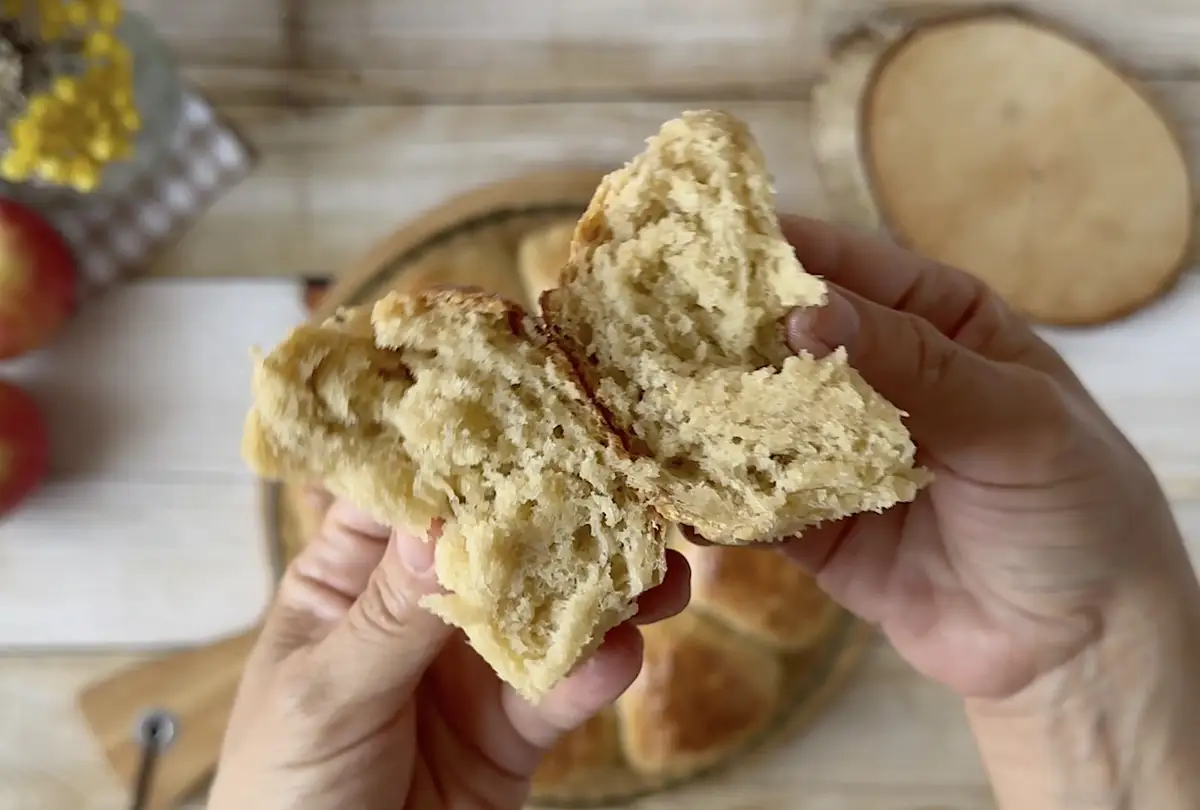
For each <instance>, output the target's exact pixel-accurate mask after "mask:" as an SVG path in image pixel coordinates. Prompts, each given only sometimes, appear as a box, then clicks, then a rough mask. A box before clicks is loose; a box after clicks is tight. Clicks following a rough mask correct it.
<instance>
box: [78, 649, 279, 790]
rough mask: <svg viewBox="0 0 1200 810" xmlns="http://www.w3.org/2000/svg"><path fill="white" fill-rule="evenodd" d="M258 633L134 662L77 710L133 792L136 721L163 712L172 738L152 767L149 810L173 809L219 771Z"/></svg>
mask: <svg viewBox="0 0 1200 810" xmlns="http://www.w3.org/2000/svg"><path fill="white" fill-rule="evenodd" d="M257 638H258V628H254V629H253V630H249V631H247V632H245V633H242V634H241V635H238V636H234V637H232V638H228V639H224V640H222V641H218V642H216V643H214V644H210V645H208V646H205V647H196V648H193V649H188V650H181V651H179V652H175V653H171V654H168V655H165V656H162V657H160V658H156V659H153V660H150V661H146V662H143V663H140V664H135V665H133V666H130V667H128V668H126V669H123V670H120V671H119V672H116V673H114V674H113V675H111V676H109V677H108V678H106V679H105V680H102V681H97V682H95V683H93V684H91V685H89V686H88V687H87V688H86V689H84V690H83V692H81V693H80V695H79V709H80V711H81V712H82V713H83V717H84V720H85V721H86V722H87V724H88V727H89V728H90V729H91V731H92V733H93V734H94V735H95V737H96V739H97V740H98V741H99V742H100V745H101V747H102V748H103V751H104V755H105V758H106V759H107V760H108V762H109V764H110V765H111V766H112V769H113V771H114V772H115V773H116V774H117V776H118V777H119V778H120V779H121V781H122V782H123V783H124V784H126V785H129V786H130V789H132V787H133V785H134V781H135V779H136V778H137V774H138V768H139V766H140V765H141V760H142V747H141V745H140V744H139V742H138V740H137V739H136V737H135V729H136V726H137V723H138V720H139V719H140V718H141V717H142V716H144V715H145V714H146V712H147V711H149V710H151V709H161V710H164V711H166V712H167V713H169V714H170V715H171V717H172V718H173V719H174V721H175V736H174V738H173V740H172V742H171V744H170V746H169V747H168V748H167V749H166V750H165V751H163V752H162V754H161V755H160V756H159V757H158V760H157V762H156V764H155V768H154V776H153V780H152V782H151V786H150V793H149V801H148V802H147V804H146V810H169V808H172V807H175V806H176V805H178V804H179V803H180V802H182V801H183V800H184V799H186V798H187V797H188V796H189V795H190V794H192V793H194V792H195V791H196V790H198V789H199V788H200V786H201V785H203V784H204V782H205V780H207V779H208V778H209V777H210V776H211V775H212V772H213V770H214V769H215V768H216V764H217V756H218V754H219V753H220V749H221V740H222V738H223V737H224V735H225V727H226V725H227V723H228V721H229V714H230V711H231V710H232V709H233V699H234V696H235V695H236V693H237V687H238V682H239V681H240V680H241V677H242V670H243V669H244V668H245V663H246V658H247V657H248V655H249V654H250V648H251V647H252V646H253V645H254V642H255V640H256V639H257Z"/></svg>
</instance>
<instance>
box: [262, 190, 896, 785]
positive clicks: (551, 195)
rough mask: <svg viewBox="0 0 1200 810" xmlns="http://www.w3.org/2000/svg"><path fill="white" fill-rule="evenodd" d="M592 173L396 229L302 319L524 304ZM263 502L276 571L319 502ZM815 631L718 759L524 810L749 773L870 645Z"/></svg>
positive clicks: (832, 631) (296, 491)
mask: <svg viewBox="0 0 1200 810" xmlns="http://www.w3.org/2000/svg"><path fill="white" fill-rule="evenodd" d="M602 174H603V173H602V172H601V171H599V170H578V171H566V172H555V173H549V174H539V175H533V176H526V177H522V178H518V179H516V180H512V181H506V182H503V183H499V184H496V185H492V186H487V187H485V188H482V189H479V190H477V191H474V192H471V193H469V194H466V195H464V196H462V197H459V198H456V199H454V200H451V201H450V202H448V203H446V204H445V205H443V206H441V207H439V208H437V209H435V210H433V211H430V212H429V213H428V214H426V215H425V216H423V217H421V218H420V219H418V220H417V221H415V222H412V223H410V224H408V225H405V226H404V227H402V228H400V229H399V230H397V231H396V232H395V233H394V234H393V235H392V236H390V237H389V238H388V239H386V240H385V241H384V242H383V243H381V244H380V245H379V246H377V247H376V248H375V249H374V250H372V251H371V252H370V253H369V254H368V255H367V256H366V257H365V258H364V259H363V260H362V261H360V262H358V263H357V264H356V265H355V266H353V267H352V268H350V270H349V271H348V272H347V273H346V274H344V275H343V276H341V277H340V278H339V279H338V280H337V281H336V282H334V284H332V285H331V286H330V287H329V288H328V290H327V291H326V292H323V293H322V294H321V295H320V297H319V299H317V301H316V304H315V306H314V307H313V310H312V318H313V319H323V318H325V317H328V316H329V315H331V314H332V313H333V312H334V311H336V310H337V308H338V307H341V306H353V305H363V304H368V303H370V302H372V301H374V300H376V299H378V298H379V297H381V296H383V295H384V294H386V293H387V292H390V291H392V290H401V291H404V290H415V289H419V288H421V287H426V286H431V285H443V284H454V285H472V286H478V287H482V288H484V289H487V290H489V291H492V292H496V293H498V294H501V295H504V296H506V297H508V298H511V299H513V300H516V301H519V302H522V303H524V304H526V305H528V304H529V303H530V301H531V300H532V299H535V298H536V297H537V292H538V291H539V290H540V289H542V288H545V287H546V286H550V284H551V283H552V280H551V279H549V278H548V277H547V274H546V272H545V269H544V268H545V267H554V266H557V267H561V264H562V262H561V260H558V261H557V263H556V260H555V258H554V257H555V256H556V255H559V256H561V257H563V258H565V251H566V246H567V239H568V238H569V234H570V230H571V225H570V223H573V222H574V221H575V220H576V219H577V218H578V217H579V216H580V215H581V214H582V213H583V210H584V208H585V207H586V205H587V203H588V200H589V199H590V197H591V194H592V192H593V191H594V190H595V188H596V186H597V184H598V182H599V180H600V178H601V177H602ZM531 257H532V258H536V259H537V260H538V261H540V262H541V264H542V267H543V269H542V270H541V271H538V270H536V269H535V270H534V271H533V272H530V268H529V267H528V266H527V262H528V260H529V259H530V258H531ZM531 286H532V287H534V288H535V289H534V290H531V289H530V287H531ZM263 504H264V510H263V514H264V523H265V529H266V535H267V540H268V544H269V547H270V550H271V553H272V555H273V557H274V560H275V563H276V568H277V572H278V573H282V570H283V568H284V567H285V566H286V565H287V563H288V562H289V561H290V560H291V559H292V558H293V557H294V556H295V555H296V554H297V553H299V551H300V550H301V549H302V548H303V547H304V544H305V543H306V541H307V539H308V538H309V537H311V536H313V534H314V533H315V532H316V531H317V530H318V528H319V524H320V521H321V518H322V509H323V507H324V504H323V502H322V501H321V499H320V498H314V497H313V496H312V495H310V494H309V493H307V492H306V491H305V489H304V488H303V487H302V486H300V485H298V484H283V485H281V484H275V483H264V485H263ZM764 553H769V552H764ZM691 609H692V608H689V610H691ZM822 627H823V630H822V631H821V633H820V635H819V637H818V638H817V640H816V641H815V642H814V643H813V644H812V645H810V646H809V647H807V648H806V649H804V650H802V651H799V652H795V653H791V654H787V655H783V654H781V655H780V661H781V664H782V670H783V673H784V684H783V687H782V691H783V695H782V697H781V699H780V700H779V701H778V703H777V705H778V710H777V711H776V712H775V715H774V716H773V717H772V719H771V720H770V722H768V723H766V724H764V725H763V726H762V727H761V728H759V730H758V731H756V732H754V733H753V734H749V735H747V736H746V737H745V738H744V739H742V740H741V741H740V742H738V743H737V744H736V745H732V746H730V747H729V748H728V749H727V750H724V751H723V752H722V754H721V756H720V757H719V758H715V759H712V758H710V759H708V760H706V761H704V762H703V763H702V764H700V763H698V764H697V765H696V766H695V767H693V768H689V769H688V770H686V771H676V772H673V773H672V774H671V775H670V776H646V775H639V774H637V773H636V772H635V771H634V770H633V769H631V768H630V767H629V766H628V765H627V764H626V763H625V761H624V759H623V754H622V753H621V751H620V750H619V749H618V750H617V751H616V752H615V756H614V757H613V759H612V763H611V767H608V768H606V769H604V770H603V771H602V772H599V771H596V770H595V769H592V770H591V771H590V772H589V773H588V774H587V775H586V778H579V779H567V780H565V781H563V780H558V781H556V782H555V783H553V784H549V783H537V782H536V781H535V790H534V797H533V800H532V801H533V803H534V804H537V805H541V806H559V807H604V806H614V805H621V804H627V803H629V802H631V801H633V800H635V799H638V798H640V797H643V796H646V795H648V794H653V793H658V792H661V791H664V790H667V789H669V788H673V787H678V786H681V785H683V784H685V783H689V782H692V781H694V780H696V779H699V778H701V777H706V776H709V775H711V774H714V772H715V771H718V770H720V769H721V768H724V767H726V766H729V765H731V764H737V765H738V766H739V767H742V766H748V765H749V764H750V763H749V760H748V757H749V755H751V754H753V753H759V752H765V751H767V750H768V749H770V748H771V747H773V745H774V744H777V743H781V742H782V741H784V740H785V739H787V738H788V737H789V736H790V735H792V734H794V733H795V732H796V731H797V730H798V729H799V727H800V726H802V725H803V724H804V722H806V721H807V720H809V719H811V718H812V717H813V716H814V715H815V714H817V713H818V712H819V711H820V709H821V707H822V706H823V705H825V704H826V703H827V702H828V701H829V700H830V699H831V698H832V697H833V696H834V695H836V694H837V693H838V692H839V691H840V689H841V687H842V686H843V685H844V683H845V682H846V680H847V678H848V677H849V675H850V674H851V673H852V672H853V670H854V668H855V666H856V665H857V663H858V662H859V661H860V659H861V658H862V656H863V654H864V653H865V652H866V650H867V649H868V648H869V646H870V642H871V641H872V639H873V637H874V634H873V631H872V630H871V629H870V628H869V627H868V626H866V625H864V624H863V623H861V622H859V621H857V620H855V619H854V618H852V617H851V616H849V615H848V614H846V613H844V612H842V611H840V610H834V611H831V613H830V618H829V619H828V620H827V621H825V622H823V624H822ZM614 744H615V742H614Z"/></svg>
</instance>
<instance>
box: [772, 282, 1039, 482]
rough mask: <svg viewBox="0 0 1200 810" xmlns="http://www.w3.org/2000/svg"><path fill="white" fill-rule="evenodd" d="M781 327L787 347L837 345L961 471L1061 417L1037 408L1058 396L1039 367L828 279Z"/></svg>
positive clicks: (926, 442)
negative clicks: (989, 352) (980, 348)
mask: <svg viewBox="0 0 1200 810" xmlns="http://www.w3.org/2000/svg"><path fill="white" fill-rule="evenodd" d="M787 335H788V342H789V344H790V345H791V346H792V348H793V349H795V350H797V351H801V350H807V351H811V352H813V353H814V354H818V355H819V354H823V353H827V352H829V351H831V350H832V349H834V348H835V347H838V346H844V347H845V350H846V354H847V357H848V359H849V362H850V365H851V366H853V367H854V368H855V369H857V370H858V372H859V373H860V374H861V375H862V377H863V378H864V379H865V380H866V382H867V383H868V384H870V385H871V386H872V387H873V388H874V389H875V390H876V391H878V392H879V393H880V394H881V395H882V396H883V397H884V398H885V399H887V400H888V401H889V402H891V403H892V404H894V405H895V406H896V407H898V408H899V409H900V410H902V411H905V412H906V413H907V414H908V426H909V428H910V430H911V432H912V434H913V437H914V438H915V439H916V440H917V442H918V444H920V445H922V447H923V449H925V450H926V451H927V452H929V453H931V454H933V455H935V456H936V457H937V458H938V459H939V461H940V462H942V463H944V464H946V465H947V466H949V467H952V468H954V469H955V470H956V471H958V472H960V473H962V474H965V475H968V476H970V475H971V472H970V467H972V466H975V467H976V468H978V466H979V465H986V464H987V461H988V455H989V453H993V452H994V450H995V448H996V447H997V446H1008V445H1009V444H1011V443H1012V442H1014V441H1021V442H1023V443H1028V442H1029V441H1031V437H1032V438H1038V439H1040V438H1046V437H1045V436H1044V432H1045V431H1044V426H1045V425H1048V424H1052V423H1053V424H1058V423H1060V422H1061V420H1059V419H1057V418H1056V415H1055V413H1054V411H1053V410H1047V409H1048V408H1053V407H1055V406H1057V405H1058V404H1059V401H1058V399H1057V397H1056V395H1055V392H1054V390H1053V389H1052V386H1051V385H1050V384H1049V379H1048V378H1046V377H1045V376H1044V375H1041V374H1040V373H1038V372H1035V371H1032V370H1030V369H1026V368H1023V367H1021V366H1015V365H1011V364H1005V363H997V362H994V361H992V360H989V359H987V358H985V357H983V356H981V355H979V354H977V353H975V352H973V351H971V350H969V349H967V348H965V347H963V346H961V345H959V344H957V343H955V342H954V341H953V340H951V339H950V338H948V337H946V336H945V335H943V334H942V333H941V332H939V331H938V330H936V329H935V328H933V326H932V325H931V324H930V323H929V322H928V321H926V320H924V319H923V318H918V317H917V316H915V315H912V314H910V313H906V312H898V311H896V310H892V309H888V308H886V307H883V306H881V305H879V304H876V303H873V302H871V301H868V300H866V299H865V298H862V297H861V296H858V295H855V294H854V293H850V292H847V291H845V290H841V289H839V288H837V287H835V286H834V285H830V290H829V302H828V304H827V305H826V306H824V307H821V308H819V309H804V310H796V311H794V312H793V313H791V315H789V316H788V320H787ZM964 465H965V466H964ZM995 483H1001V482H999V481H997V482H995Z"/></svg>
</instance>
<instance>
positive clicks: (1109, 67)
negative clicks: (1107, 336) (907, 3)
mask: <svg viewBox="0 0 1200 810" xmlns="http://www.w3.org/2000/svg"><path fill="white" fill-rule="evenodd" d="M811 133H812V139H813V148H814V152H815V154H816V156H817V162H818V168H819V170H820V174H821V176H822V179H823V181H824V184H825V186H826V190H827V192H828V196H829V201H830V203H831V207H832V209H833V212H834V214H835V216H836V217H837V218H839V219H842V220H844V221H848V222H851V223H854V224H858V225H865V226H873V227H885V228H886V229H887V230H888V231H890V232H891V233H892V234H893V235H894V236H895V237H896V238H897V239H899V240H900V241H903V242H904V243H906V244H908V245H909V246H910V247H912V248H913V249H914V250H916V251H918V252H921V253H924V254H926V255H929V256H931V257H932V258H935V259H938V260H940V261H944V262H946V263H948V264H952V265H955V266H958V267H962V268H963V269H965V270H967V271H969V272H972V273H974V274H975V275H977V276H979V277H980V278H982V279H983V280H984V281H986V282H987V283H988V284H989V285H990V286H991V287H993V288H994V289H995V290H996V291H997V292H998V293H999V294H1000V295H1001V297H1003V298H1005V299H1006V300H1007V301H1008V302H1009V303H1010V304H1011V305H1012V306H1013V307H1014V308H1015V309H1016V310H1018V311H1019V312H1021V313H1022V314H1023V315H1025V316H1026V317H1028V318H1029V319H1031V320H1033V321H1036V322H1039V323H1045V324H1053V325H1059V326H1082V325H1091V324H1097V323H1102V322H1106V321H1110V320H1115V319H1117V318H1120V317H1123V316H1125V315H1128V314H1129V313H1131V312H1133V311H1134V310H1136V309H1139V308H1140V307H1142V306H1144V305H1146V304H1148V303H1150V302H1151V301H1153V300H1155V299H1156V298H1158V297H1159V296H1160V295H1161V294H1162V293H1163V292H1165V291H1166V290H1167V289H1168V288H1169V287H1171V286H1172V285H1173V284H1174V282H1175V281H1176V279H1177V278H1178V276H1179V274H1180V273H1181V271H1182V270H1183V269H1184V268H1185V267H1186V266H1187V263H1188V260H1189V258H1190V257H1191V252H1192V235H1193V229H1194V220H1195V212H1194V204H1193V198H1192V189H1191V181H1190V176H1189V167H1188V164H1187V160H1186V157H1185V153H1184V150H1183V147H1182V143H1181V139H1180V138H1179V136H1178V134H1177V132H1176V131H1175V128H1174V127H1173V126H1172V122H1170V121H1169V120H1168V117H1167V116H1166V115H1165V114H1164V112H1163V110H1161V109H1160V108H1159V105H1158V104H1157V102H1156V101H1155V100H1154V99H1152V98H1150V96H1149V95H1148V93H1147V91H1146V89H1145V88H1144V87H1143V86H1141V85H1140V84H1139V83H1138V82H1137V81H1136V80H1134V79H1133V78H1131V76H1130V75H1129V74H1128V73H1127V72H1125V71H1122V70H1121V69H1120V68H1119V67H1118V66H1116V65H1115V64H1114V63H1113V62H1112V61H1111V60H1110V59H1109V58H1108V57H1107V56H1103V55H1102V54H1101V52H1100V51H1099V50H1097V49H1095V48H1093V47H1092V46H1091V45H1090V44H1088V43H1086V42H1083V41H1081V40H1080V39H1079V38H1077V37H1076V36H1075V35H1073V34H1071V33H1069V32H1067V31H1065V30H1063V29H1062V28H1061V27H1059V26H1058V25H1056V24H1054V23H1052V22H1049V21H1047V20H1043V19H1039V18H1037V17H1036V16H1034V15H1030V14H1027V13H1017V12H1013V11H1010V10H996V9H983V10H972V11H963V12H958V13H950V14H945V15H942V16H941V17H934V18H931V19H926V20H923V21H920V22H917V23H915V24H908V25H906V24H904V23H903V22H901V21H898V20H889V19H880V20H878V21H876V22H874V23H873V24H870V25H868V26H865V27H863V28H861V29H859V30H856V31H855V32H853V33H852V34H851V35H850V36H848V37H846V38H845V39H844V40H843V41H842V42H841V43H840V44H839V46H838V47H836V48H835V50H834V53H833V55H832V57H831V59H830V62H829V64H828V66H827V68H826V71H825V76H824V79H823V81H822V82H821V83H819V84H818V86H817V87H816V88H814V91H813V126H812V128H811Z"/></svg>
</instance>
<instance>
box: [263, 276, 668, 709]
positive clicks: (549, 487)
mask: <svg viewBox="0 0 1200 810" xmlns="http://www.w3.org/2000/svg"><path fill="white" fill-rule="evenodd" d="M253 388H254V407H253V410H252V411H251V413H250V415H249V417H248V420H247V426H246V433H245V438H244V444H243V449H244V454H245V456H246V458H247V459H248V461H249V462H250V464H251V466H252V467H253V468H254V469H255V470H256V471H258V472H259V474H261V475H263V476H266V477H269V478H292V477H297V478H299V477H305V478H308V479H311V480H322V481H324V482H325V484H326V486H327V487H328V488H329V490H330V491H331V492H333V493H335V494H338V495H342V496H344V497H346V498H348V499H349V500H351V501H353V502H354V503H356V504H357V505H359V506H360V507H361V508H363V509H364V510H366V511H368V512H369V513H370V514H372V515H373V516H375V517H376V518H378V519H379V520H381V521H384V522H387V523H389V524H391V525H394V526H397V527H400V528H403V529H407V530H408V531H410V532H413V533H415V534H417V535H418V536H424V535H425V534H426V533H427V532H428V531H429V529H430V525H431V524H432V523H433V522H434V521H442V520H444V521H445V525H444V528H443V530H442V535H441V537H440V538H439V540H438V543H437V549H436V560H435V566H436V572H437V577H438V580H439V581H440V582H441V584H442V585H443V587H444V588H445V589H446V590H447V591H448V593H447V594H444V595H437V596H431V597H427V598H426V600H425V605H426V606H427V607H428V608H429V609H430V610H432V611H433V612H435V613H437V614H438V615H439V616H441V617H442V618H443V619H445V620H446V621H448V622H450V623H453V624H455V625H457V626H459V627H461V628H463V630H465V632H466V634H467V637H468V639H469V640H470V642H471V644H472V646H474V647H475V649H476V650H477V651H478V652H479V653H480V654H481V655H482V656H483V657H484V658H485V659H486V660H487V661H488V663H489V664H491V665H492V667H493V668H494V669H495V670H496V671H497V673H499V675H500V676H501V677H502V678H503V679H504V680H506V681H508V682H509V683H511V684H513V685H514V686H515V687H516V688H517V689H518V690H520V691H521V692H522V693H523V694H526V695H528V696H530V697H537V696H539V695H541V694H542V693H544V692H545V691H546V690H547V689H549V688H550V687H551V686H553V685H554V684H555V683H556V682H557V681H559V680H560V679H561V678H562V677H563V676H564V675H565V674H566V673H567V671H568V670H570V668H571V666H572V665H574V664H575V663H576V662H577V661H578V660H579V659H580V658H581V657H582V656H583V655H585V654H586V653H587V652H588V651H589V650H590V649H592V648H593V647H594V646H595V645H597V644H598V643H599V642H600V640H601V639H602V637H603V635H604V633H605V632H606V631H607V630H608V629H609V628H611V627H613V626H615V625H616V624H618V623H619V622H621V621H623V620H624V619H627V618H629V617H630V616H632V615H633V613H634V610H635V604H634V600H635V598H636V597H637V595H638V594H640V593H641V592H642V591H644V590H646V589H647V588H650V587H652V586H654V585H657V584H658V583H659V582H661V580H662V577H663V573H664V570H665V551H664V531H663V528H662V525H661V523H660V522H659V519H658V517H657V516H656V514H655V513H654V512H653V510H651V509H650V508H649V507H647V506H645V505H643V503H642V502H641V501H640V500H639V499H638V498H637V497H635V496H634V494H633V493H632V492H631V491H630V490H629V489H628V488H627V487H626V485H625V484H624V483H623V480H622V475H623V474H625V473H627V472H628V468H629V467H630V465H631V464H632V462H631V461H630V460H629V458H628V457H627V456H626V455H625V454H624V453H623V451H622V450H621V447H620V445H619V443H618V442H617V440H616V437H615V435H614V434H613V433H612V432H611V431H610V430H608V428H606V427H605V425H604V423H603V422H602V420H601V418H600V415H599V413H598V411H597V410H596V408H595V406H594V405H593V404H592V402H591V401H589V400H588V398H587V397H586V396H585V395H584V393H583V390H582V388H581V387H580V386H579V385H578V383H577V382H576V377H575V375H574V372H573V371H572V370H571V368H570V366H569V364H568V363H567V360H566V357H565V356H564V355H563V353H562V352H561V350H560V349H558V347H557V346H555V345H554V344H553V343H551V342H549V341H547V340H546V338H545V336H544V334H543V332H542V331H541V327H540V326H539V324H538V323H537V321H536V320H534V319H532V318H529V317H528V316H526V315H525V314H524V313H522V312H521V310H520V309H519V308H517V307H516V306H515V305H512V304H509V303H507V302H504V301H502V300H500V299H498V298H493V297H489V296H485V295H478V294H469V293H458V292H444V291H443V292H427V293H421V294H417V295H415V296H411V297H402V296H395V295H393V296H389V297H387V298H384V299H383V300H382V301H380V302H379V303H377V304H376V305H375V307H374V309H373V310H370V311H368V310H366V309H358V310H350V311H346V312H343V313H341V315H340V317H337V318H334V319H331V320H329V321H327V322H326V323H323V324H320V325H306V326H301V327H299V328H297V329H296V330H294V331H293V332H292V334H291V335H290V336H289V337H288V338H287V339H286V340H285V341H284V342H283V343H282V344H281V345H280V346H279V347H277V348H276V349H275V350H274V351H272V352H271V353H270V354H269V355H268V356H266V357H265V358H262V359H261V360H260V361H259V362H258V364H257V368H256V369H255V373H254V382H253Z"/></svg>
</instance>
